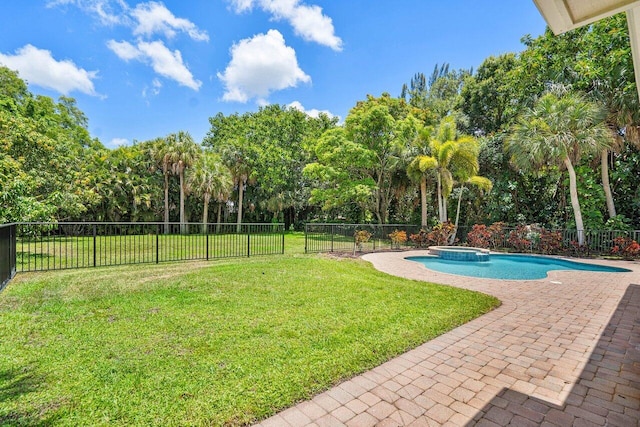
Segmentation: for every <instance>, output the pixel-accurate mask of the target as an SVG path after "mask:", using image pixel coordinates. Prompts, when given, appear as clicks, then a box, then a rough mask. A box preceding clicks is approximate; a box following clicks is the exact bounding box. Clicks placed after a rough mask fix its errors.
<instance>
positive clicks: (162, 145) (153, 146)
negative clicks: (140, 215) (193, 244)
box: [148, 138, 172, 233]
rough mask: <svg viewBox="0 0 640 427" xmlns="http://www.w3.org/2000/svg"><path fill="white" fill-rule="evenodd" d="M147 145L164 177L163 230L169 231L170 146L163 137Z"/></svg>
mask: <svg viewBox="0 0 640 427" xmlns="http://www.w3.org/2000/svg"><path fill="white" fill-rule="evenodd" d="M148 147H149V155H150V156H151V158H153V159H154V161H155V162H156V165H157V166H158V167H160V170H162V176H163V178H164V232H165V233H169V175H171V173H172V163H171V152H170V146H169V144H168V142H167V140H166V139H165V138H156V139H154V140H153V141H151V142H150V143H149V144H148Z"/></svg>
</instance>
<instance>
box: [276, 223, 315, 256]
mask: <svg viewBox="0 0 640 427" xmlns="http://www.w3.org/2000/svg"><path fill="white" fill-rule="evenodd" d="M308 235H309V224H305V225H304V253H305V254H308V253H309V248H308V247H307V241H308V239H309V237H308ZM283 236H284V234H283ZM282 248H283V250H284V246H283V247H282Z"/></svg>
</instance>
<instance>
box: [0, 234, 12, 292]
mask: <svg viewBox="0 0 640 427" xmlns="http://www.w3.org/2000/svg"><path fill="white" fill-rule="evenodd" d="M15 248H16V225H15V224H5V225H0V290H2V288H4V286H5V285H6V284H7V283H8V282H9V280H11V278H12V277H13V276H14V275H15V274H16V250H15Z"/></svg>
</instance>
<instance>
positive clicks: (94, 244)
mask: <svg viewBox="0 0 640 427" xmlns="http://www.w3.org/2000/svg"><path fill="white" fill-rule="evenodd" d="M96 227H97V226H96V224H93V266H94V267H95V266H96V240H97V238H96V234H97V232H98V231H97V230H96Z"/></svg>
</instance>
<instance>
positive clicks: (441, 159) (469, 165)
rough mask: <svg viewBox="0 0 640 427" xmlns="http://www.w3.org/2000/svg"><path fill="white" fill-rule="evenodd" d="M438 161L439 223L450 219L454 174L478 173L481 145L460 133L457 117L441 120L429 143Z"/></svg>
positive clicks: (434, 157) (432, 154) (432, 153)
mask: <svg viewBox="0 0 640 427" xmlns="http://www.w3.org/2000/svg"><path fill="white" fill-rule="evenodd" d="M430 148H431V156H432V157H433V159H434V160H435V162H436V166H435V171H436V185H437V187H436V191H437V195H436V197H437V200H438V216H439V220H440V222H446V221H448V220H449V217H448V213H447V199H448V198H449V195H450V194H451V190H452V189H453V183H454V172H455V171H462V170H463V171H474V170H475V171H477V170H478V152H479V145H478V142H477V140H476V139H475V138H473V137H472V136H469V135H460V134H458V128H457V125H456V122H455V118H454V117H451V116H449V117H445V118H444V119H442V121H441V122H440V124H439V125H438V128H437V130H436V133H435V135H434V138H432V140H431V143H430Z"/></svg>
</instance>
